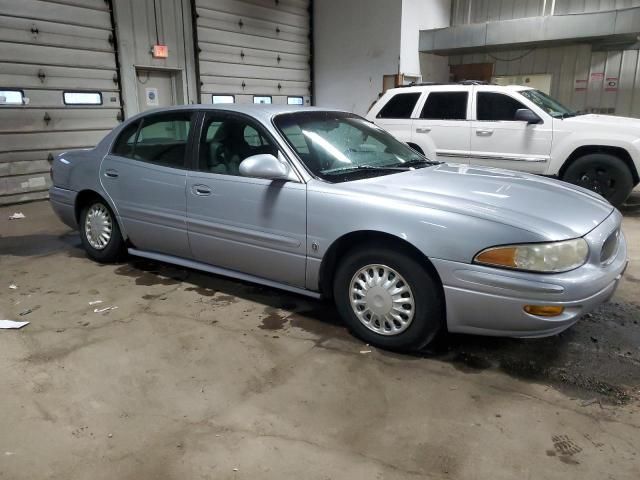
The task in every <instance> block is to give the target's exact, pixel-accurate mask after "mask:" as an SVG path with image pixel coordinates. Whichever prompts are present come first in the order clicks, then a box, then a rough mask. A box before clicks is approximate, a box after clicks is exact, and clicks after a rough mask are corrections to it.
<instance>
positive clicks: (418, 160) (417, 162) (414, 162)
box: [396, 157, 442, 167]
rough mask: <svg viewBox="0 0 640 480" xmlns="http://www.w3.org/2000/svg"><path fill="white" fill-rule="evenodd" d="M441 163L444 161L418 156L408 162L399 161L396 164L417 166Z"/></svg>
mask: <svg viewBox="0 0 640 480" xmlns="http://www.w3.org/2000/svg"><path fill="white" fill-rule="evenodd" d="M440 164H442V162H438V161H435V160H427V159H426V158H420V157H416V158H412V159H411V160H407V161H406V162H403V163H397V164H396V165H397V166H402V167H416V166H420V167H426V166H431V165H440Z"/></svg>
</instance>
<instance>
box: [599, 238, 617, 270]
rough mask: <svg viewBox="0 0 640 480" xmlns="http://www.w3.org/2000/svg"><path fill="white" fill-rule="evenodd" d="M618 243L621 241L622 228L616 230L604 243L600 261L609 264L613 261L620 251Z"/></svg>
mask: <svg viewBox="0 0 640 480" xmlns="http://www.w3.org/2000/svg"><path fill="white" fill-rule="evenodd" d="M618 243H620V230H619V229H617V230H616V231H614V232H613V233H612V234H611V235H609V237H608V238H607V239H606V240H605V241H604V243H603V244H602V250H601V251H600V262H602V263H603V264H605V265H606V264H608V263H611V262H612V261H613V259H614V258H615V256H616V253H618Z"/></svg>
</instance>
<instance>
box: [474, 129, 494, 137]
mask: <svg viewBox="0 0 640 480" xmlns="http://www.w3.org/2000/svg"><path fill="white" fill-rule="evenodd" d="M476 135H478V136H479V137H490V136H491V135H493V130H486V129H477V130H476Z"/></svg>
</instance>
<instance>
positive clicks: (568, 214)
mask: <svg viewBox="0 0 640 480" xmlns="http://www.w3.org/2000/svg"><path fill="white" fill-rule="evenodd" d="M341 186H343V187H345V188H347V189H349V190H352V191H353V192H354V193H355V192H359V193H365V194H369V195H371V194H373V195H375V196H376V198H378V199H385V200H386V201H397V202H399V203H403V204H407V203H408V204H413V205H415V206H418V207H426V208H435V209H439V210H446V211H451V212H455V213H460V214H463V215H469V216H473V217H479V218H483V219H487V220H491V221H495V222H499V223H502V224H507V225H511V226H514V227H517V228H521V229H524V230H528V231H530V232H533V233H536V234H538V235H540V236H542V237H543V238H544V239H547V240H566V239H568V238H576V237H581V236H583V235H585V234H587V233H588V232H590V231H591V230H593V229H594V228H595V227H596V226H597V225H599V224H600V223H601V222H602V221H603V220H604V219H605V218H607V217H608V216H609V215H610V214H611V212H612V211H613V207H612V206H611V204H609V203H608V202H607V201H606V200H604V199H603V198H602V197H601V196H599V195H597V194H595V193H593V192H591V191H589V190H586V189H583V188H580V187H576V186H574V185H570V184H567V183H564V182H561V181H558V180H552V179H549V178H544V177H539V176H536V175H530V174H525V173H519V172H512V171H507V170H501V169H494V168H484V167H471V166H468V165H456V164H441V165H437V166H435V167H430V168H423V169H418V170H412V171H408V172H402V173H398V174H393V175H385V176H380V177H375V178H368V179H364V180H358V181H353V182H346V183H343V184H341ZM385 200H383V201H385Z"/></svg>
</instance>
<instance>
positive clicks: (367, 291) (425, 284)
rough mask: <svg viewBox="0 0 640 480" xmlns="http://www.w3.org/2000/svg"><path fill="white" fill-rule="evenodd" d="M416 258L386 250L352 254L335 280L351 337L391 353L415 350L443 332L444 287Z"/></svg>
mask: <svg viewBox="0 0 640 480" xmlns="http://www.w3.org/2000/svg"><path fill="white" fill-rule="evenodd" d="M434 277H435V275H434V274H433V273H431V272H429V271H428V270H427V269H426V268H425V267H424V266H423V265H422V264H421V263H420V262H419V261H418V260H417V259H415V258H413V257H412V256H410V255H406V254H404V253H399V252H397V251H395V250H391V249H387V248H376V247H370V248H367V247H365V246H363V248H362V249H359V250H354V251H352V252H351V253H350V254H348V255H347V256H346V257H345V258H344V259H343V260H342V261H341V264H340V266H339V268H338V270H337V272H336V275H335V278H334V299H335V302H336V306H337V308H338V311H339V312H340V315H341V316H342V318H343V319H344V320H345V323H346V324H347V326H348V327H349V329H350V330H351V331H352V332H353V334H354V335H356V336H357V337H359V338H361V339H362V340H364V341H365V342H367V343H369V344H371V345H375V346H378V347H381V348H385V349H389V350H403V351H417V350H420V349H422V348H423V347H425V346H426V345H427V344H429V343H430V342H431V341H432V340H433V339H434V338H435V337H436V335H437V334H438V333H439V332H440V331H442V330H443V328H444V324H445V320H444V317H445V315H444V301H443V295H442V287H441V285H440V282H439V280H438V279H437V278H434Z"/></svg>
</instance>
